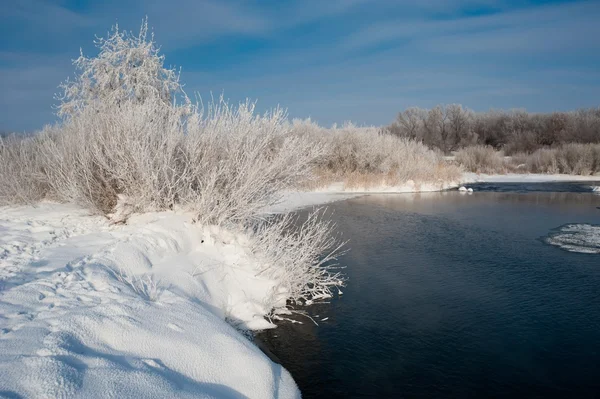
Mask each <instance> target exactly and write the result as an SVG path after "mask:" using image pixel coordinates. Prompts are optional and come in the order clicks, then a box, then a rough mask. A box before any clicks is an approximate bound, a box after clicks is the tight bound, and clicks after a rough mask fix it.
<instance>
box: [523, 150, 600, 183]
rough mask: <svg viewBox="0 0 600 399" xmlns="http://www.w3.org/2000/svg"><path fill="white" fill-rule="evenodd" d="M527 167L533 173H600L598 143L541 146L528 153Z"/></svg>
mask: <svg viewBox="0 0 600 399" xmlns="http://www.w3.org/2000/svg"><path fill="white" fill-rule="evenodd" d="M527 167H528V170H529V171H530V172H533V173H565V174H574V175H590V174H597V173H600V144H565V145H563V146H560V147H556V148H542V149H539V150H537V151H535V152H534V153H533V154H531V155H529V157H528V160H527Z"/></svg>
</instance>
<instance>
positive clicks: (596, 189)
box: [590, 186, 600, 194]
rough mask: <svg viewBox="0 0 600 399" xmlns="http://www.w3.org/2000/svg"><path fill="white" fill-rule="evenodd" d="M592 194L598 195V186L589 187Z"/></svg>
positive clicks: (599, 188) (599, 190)
mask: <svg viewBox="0 0 600 399" xmlns="http://www.w3.org/2000/svg"><path fill="white" fill-rule="evenodd" d="M590 188H591V189H592V191H593V192H595V193H598V194H600V186H590Z"/></svg>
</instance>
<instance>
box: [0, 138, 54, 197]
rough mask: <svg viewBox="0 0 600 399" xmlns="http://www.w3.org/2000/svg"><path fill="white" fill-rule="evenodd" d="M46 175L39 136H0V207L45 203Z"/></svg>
mask: <svg viewBox="0 0 600 399" xmlns="http://www.w3.org/2000/svg"><path fill="white" fill-rule="evenodd" d="M43 172H44V164H43V163H42V160H41V158H40V138H39V137H20V136H17V135H10V136H7V137H4V138H3V137H0V205H5V204H30V203H34V202H37V201H39V200H41V199H42V198H43V197H44V195H45V193H46V187H45V186H44V182H43V179H42V174H43Z"/></svg>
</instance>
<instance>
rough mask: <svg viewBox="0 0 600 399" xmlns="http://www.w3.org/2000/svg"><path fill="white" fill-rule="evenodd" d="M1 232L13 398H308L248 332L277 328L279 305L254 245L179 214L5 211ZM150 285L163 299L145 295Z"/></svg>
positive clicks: (4, 358)
mask: <svg viewBox="0 0 600 399" xmlns="http://www.w3.org/2000/svg"><path fill="white" fill-rule="evenodd" d="M0 232H1V233H2V235H1V239H0V279H1V280H0V281H1V292H0V310H1V311H0V315H1V316H0V324H1V326H2V329H1V330H0V387H1V388H0V391H1V393H2V394H3V395H8V396H9V397H10V395H13V396H17V395H20V396H23V397H36V398H37V397H97V396H104V397H156V398H161V397H174V396H177V397H218V398H222V397H252V398H271V397H281V398H286V397H299V392H298V390H297V388H296V386H295V383H294V382H293V379H292V378H291V376H290V375H289V373H288V372H287V371H285V370H284V369H283V368H282V367H281V366H280V365H276V364H274V363H272V362H271V361H270V360H269V359H268V358H267V357H266V356H265V355H264V354H263V353H262V352H261V351H260V350H259V349H258V348H257V347H255V346H254V345H253V344H252V343H251V342H250V341H249V340H248V339H247V338H246V337H244V336H243V335H242V334H240V332H239V329H262V328H268V327H270V326H271V324H270V323H269V321H268V320H266V319H265V316H266V315H268V314H270V311H271V308H272V306H273V303H274V302H273V301H274V299H273V298H274V296H275V297H277V294H278V293H281V292H282V290H281V286H280V284H281V282H282V281H283V280H282V279H280V280H275V279H273V278H271V277H270V275H269V274H268V273H262V274H260V272H261V270H264V269H262V268H263V267H264V265H263V264H261V263H260V262H259V261H258V259H257V257H256V256H254V255H253V254H252V253H251V252H250V251H249V248H250V246H251V242H250V241H251V238H249V236H248V235H246V234H243V233H239V234H233V233H231V232H227V231H224V230H223V229H221V228H218V227H214V226H212V227H200V226H199V225H197V224H192V223H191V217H190V216H189V215H185V214H175V213H173V212H163V213H155V214H147V215H142V216H137V217H133V218H132V219H131V221H130V223H129V224H128V225H126V226H112V225H109V224H107V223H106V222H105V220H104V219H103V218H99V217H94V216H89V215H87V214H86V212H85V211H83V210H81V209H79V208H74V207H71V206H63V205H56V204H43V205H41V206H40V207H38V208H31V207H24V208H11V209H8V208H4V209H2V210H1V212H0ZM125 275H127V276H135V277H136V278H137V280H136V279H129V281H133V282H134V283H133V284H130V283H128V282H127V281H126V279H125V278H124V276H125ZM144 277H145V278H147V279H148V280H149V281H153V282H155V283H156V292H155V297H154V298H149V297H146V296H144V295H140V292H138V290H137V289H136V288H135V284H136V283H135V281H139V279H142V278H144ZM283 291H284V290H283ZM280 298H281V299H283V298H285V295H284V296H281V297H280ZM149 299H154V301H152V300H149ZM275 300H276V299H275ZM280 303H281V305H285V300H284V299H283V300H282V302H280ZM226 320H227V321H229V322H230V323H227V322H226ZM232 325H235V326H237V327H238V329H237V330H236V329H235V328H234V327H232Z"/></svg>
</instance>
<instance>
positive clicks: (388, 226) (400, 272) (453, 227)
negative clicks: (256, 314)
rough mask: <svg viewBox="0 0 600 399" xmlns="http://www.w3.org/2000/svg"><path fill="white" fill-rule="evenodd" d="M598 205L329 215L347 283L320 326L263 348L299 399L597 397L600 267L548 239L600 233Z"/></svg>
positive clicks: (573, 197) (373, 202)
mask: <svg viewBox="0 0 600 399" xmlns="http://www.w3.org/2000/svg"><path fill="white" fill-rule="evenodd" d="M599 205H600V196H598V195H595V194H592V193H568V192H559V193H556V192H552V193H550V192H533V193H507V192H477V191H476V192H475V193H474V194H473V195H461V194H459V193H458V192H446V193H430V194H418V195H411V194H407V195H377V196H368V197H361V198H356V199H353V200H349V201H345V202H341V203H337V204H334V205H332V206H330V208H332V209H333V211H334V212H333V218H334V219H335V220H336V221H337V223H338V228H339V230H340V232H341V233H342V234H343V237H344V238H345V239H349V240H350V244H349V246H350V249H351V251H350V253H349V254H348V255H346V256H345V257H344V259H343V263H344V264H345V265H347V270H346V274H347V275H348V277H349V283H348V286H347V287H346V289H345V290H344V295H342V296H341V297H340V298H336V299H334V300H332V301H331V303H330V304H322V305H316V306H312V307H310V308H308V309H309V311H310V313H311V315H312V316H313V317H314V319H315V320H316V321H317V322H319V320H322V319H325V318H328V319H327V320H326V321H323V322H319V326H318V327H317V326H315V325H314V324H313V323H312V322H311V321H310V320H309V319H307V318H302V317H300V320H302V321H303V322H304V324H302V325H298V324H291V323H283V324H281V325H280V327H279V328H277V329H275V330H272V331H268V332H265V333H263V334H262V335H261V337H260V339H261V340H263V341H264V342H265V344H266V346H267V347H268V348H269V349H270V350H271V351H272V352H273V353H274V354H275V355H276V356H277V357H278V358H279V359H281V362H282V363H283V365H284V366H285V367H286V368H287V369H288V370H289V371H290V372H291V373H292V375H293V376H294V378H295V379H296V382H297V383H298V385H299V386H300V388H301V390H302V391H303V394H304V397H308V398H311V397H328V398H331V397H410V398H412V397H508V396H518V397H524V396H525V397H547V396H549V395H554V396H563V397H596V395H597V393H598V392H600V306H599V305H600V288H599V287H600V255H590V254H578V253H570V252H566V251H562V250H560V249H558V248H556V247H553V246H550V245H547V244H545V243H544V242H543V241H542V240H540V237H544V236H546V235H547V234H548V233H549V232H550V231H552V230H553V229H555V228H557V227H559V226H563V225H565V224H584V223H587V224H600V211H599V210H598V209H597V207H598V206H599Z"/></svg>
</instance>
